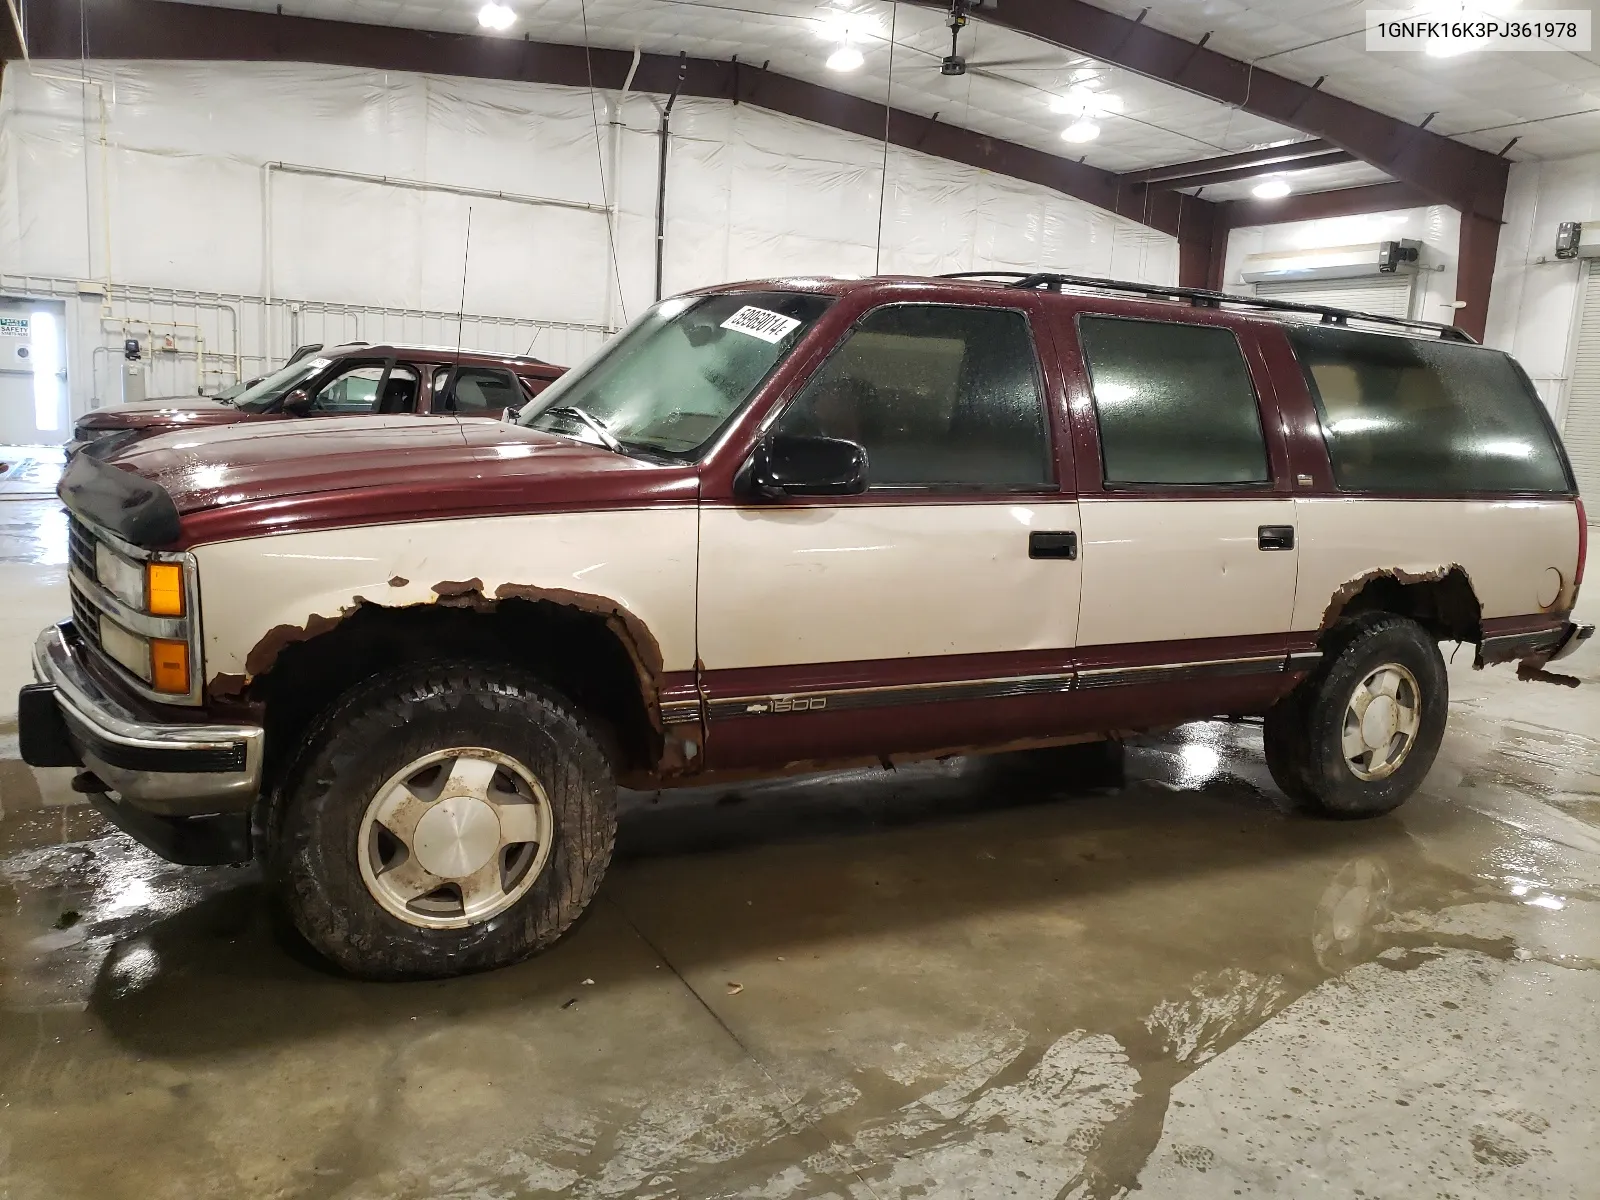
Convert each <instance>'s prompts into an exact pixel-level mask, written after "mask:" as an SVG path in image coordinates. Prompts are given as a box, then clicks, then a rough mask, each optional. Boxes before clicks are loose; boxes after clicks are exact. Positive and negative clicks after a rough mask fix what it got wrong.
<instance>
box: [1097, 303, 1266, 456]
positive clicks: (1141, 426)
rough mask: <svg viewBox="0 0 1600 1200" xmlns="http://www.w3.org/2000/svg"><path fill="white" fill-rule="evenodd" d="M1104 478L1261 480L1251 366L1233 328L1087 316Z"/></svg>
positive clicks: (1261, 442)
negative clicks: (1247, 365) (1247, 363)
mask: <svg viewBox="0 0 1600 1200" xmlns="http://www.w3.org/2000/svg"><path fill="white" fill-rule="evenodd" d="M1078 336H1079V338H1080V340H1081V341H1082V343H1083V356H1084V361H1085V362H1086V363H1087V364H1088V367H1089V378H1090V382H1091V385H1092V387H1093V390H1094V408H1095V415H1096V418H1097V419H1098V421H1099V425H1100V454H1101V457H1102V459H1103V460H1104V465H1105V481H1106V482H1107V483H1111V484H1116V483H1125V484H1163V483H1169V484H1229V483H1266V482H1267V481H1268V480H1270V479H1271V477H1272V476H1271V473H1270V471H1269V470H1268V467H1267V444H1266V439H1265V438H1264V437H1263V436H1262V433H1261V410H1260V408H1259V406H1258V405H1257V403H1256V393H1255V388H1254V387H1253V386H1252V385H1251V383H1250V371H1249V368H1247V367H1246V366H1245V361H1244V354H1243V353H1242V352H1241V351H1240V349H1239V340H1238V339H1237V338H1236V337H1234V335H1233V332H1232V331H1231V330H1228V329H1223V328H1221V327H1219V326H1216V325H1179V324H1174V323H1172V322H1169V321H1132V320H1127V319H1124V318H1122V317H1092V316H1084V317H1081V318H1079V321H1078Z"/></svg>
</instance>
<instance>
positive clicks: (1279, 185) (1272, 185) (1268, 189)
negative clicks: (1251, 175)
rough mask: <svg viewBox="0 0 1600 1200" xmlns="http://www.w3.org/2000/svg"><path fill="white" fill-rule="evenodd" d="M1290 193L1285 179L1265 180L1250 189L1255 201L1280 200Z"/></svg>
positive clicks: (1291, 189)
mask: <svg viewBox="0 0 1600 1200" xmlns="http://www.w3.org/2000/svg"><path fill="white" fill-rule="evenodd" d="M1292 191H1294V189H1293V188H1292V187H1290V186H1289V181H1288V180H1287V179H1267V180H1263V181H1262V182H1261V183H1258V184H1256V186H1255V187H1253V188H1251V189H1250V194H1251V195H1252V196H1254V197H1255V198H1256V199H1257V200H1282V199H1283V198H1284V197H1285V196H1287V195H1288V194H1289V193H1290V192H1292Z"/></svg>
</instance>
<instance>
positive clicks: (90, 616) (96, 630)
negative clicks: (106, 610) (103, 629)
mask: <svg viewBox="0 0 1600 1200" xmlns="http://www.w3.org/2000/svg"><path fill="white" fill-rule="evenodd" d="M67 590H68V591H69V592H71V593H72V624H73V625H74V626H75V627H76V628H77V630H78V633H79V634H80V635H82V637H83V640H84V641H86V642H88V643H89V644H90V645H91V646H93V647H94V648H95V649H96V650H98V649H100V613H99V611H98V610H97V609H96V608H95V606H94V605H92V604H90V603H89V602H88V601H87V600H85V599H84V598H83V596H82V595H80V594H79V592H78V589H77V586H76V585H69V586H68V588H67Z"/></svg>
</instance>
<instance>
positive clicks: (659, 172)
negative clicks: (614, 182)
mask: <svg viewBox="0 0 1600 1200" xmlns="http://www.w3.org/2000/svg"><path fill="white" fill-rule="evenodd" d="M688 71H689V55H688V53H687V52H681V53H679V55H678V78H677V79H675V80H674V81H673V83H672V94H671V95H670V96H668V97H667V105H666V107H665V108H663V109H662V110H661V128H660V129H659V130H658V131H657V133H656V137H657V139H658V140H659V141H660V143H661V147H660V149H661V160H660V164H659V165H658V167H657V169H656V299H657V300H658V301H659V300H660V299H661V273H662V269H663V267H664V265H665V263H666V257H667V144H668V142H669V141H670V139H671V137H672V106H673V105H674V104H676V103H677V102H678V92H679V90H680V89H681V88H682V87H683V78H684V76H685V75H686V74H688Z"/></svg>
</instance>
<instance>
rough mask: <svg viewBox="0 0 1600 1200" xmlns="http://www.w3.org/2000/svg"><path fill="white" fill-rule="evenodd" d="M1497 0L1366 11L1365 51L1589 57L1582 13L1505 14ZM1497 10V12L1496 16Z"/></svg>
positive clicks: (1587, 15) (1443, 55)
mask: <svg viewBox="0 0 1600 1200" xmlns="http://www.w3.org/2000/svg"><path fill="white" fill-rule="evenodd" d="M1507 7H1508V6H1507V5H1506V4H1504V3H1503V2H1500V3H1496V0H1479V2H1478V3H1473V2H1472V0H1466V2H1465V3H1462V4H1451V3H1439V2H1438V0H1435V2H1434V3H1429V4H1418V5H1415V6H1414V7H1412V8H1369V9H1367V49H1368V50H1411V51H1417V50H1420V51H1422V52H1423V53H1424V54H1429V55H1432V56H1434V57H1436V58H1450V57H1452V56H1454V55H1457V54H1466V53H1467V52H1468V51H1476V50H1521V51H1529V50H1564V51H1574V50H1576V51H1579V52H1581V53H1585V54H1587V53H1588V52H1589V49H1590V22H1591V14H1590V13H1589V11H1588V10H1587V9H1582V8H1559V9H1557V8H1551V9H1543V10H1538V11H1528V12H1508V11H1505V10H1506V9H1507ZM1496 10H1500V11H1496Z"/></svg>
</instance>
